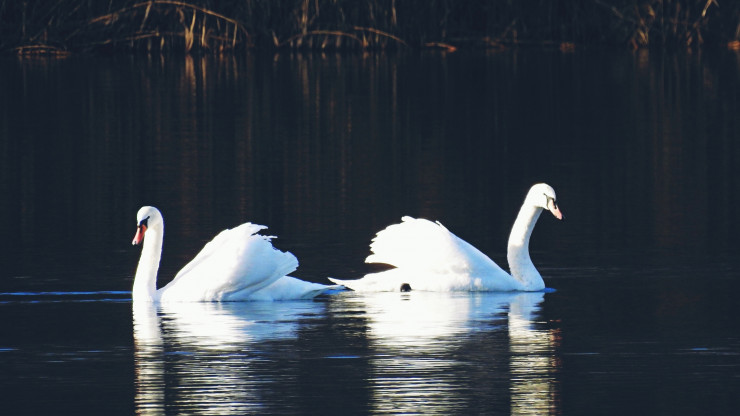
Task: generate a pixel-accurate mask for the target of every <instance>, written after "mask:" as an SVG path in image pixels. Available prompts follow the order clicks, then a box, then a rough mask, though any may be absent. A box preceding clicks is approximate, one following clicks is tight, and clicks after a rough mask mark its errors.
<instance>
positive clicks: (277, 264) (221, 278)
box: [162, 223, 298, 301]
mask: <svg viewBox="0 0 740 416" xmlns="http://www.w3.org/2000/svg"><path fill="white" fill-rule="evenodd" d="M265 228H267V227H265V226H263V225H256V224H252V223H245V224H242V225H240V226H238V227H236V228H233V229H229V230H224V231H222V232H221V233H219V234H218V235H217V236H216V237H215V238H214V239H213V240H212V241H211V242H209V243H208V244H206V245H205V247H203V249H202V250H201V252H200V253H198V255H197V256H195V258H194V259H193V260H192V261H190V263H188V264H187V265H186V266H185V267H183V268H182V270H180V272H179V273H177V275H176V276H175V278H174V279H173V280H172V282H170V283H169V284H168V285H167V286H165V287H164V288H163V293H162V300H167V298H171V299H176V300H178V301H200V300H222V299H223V300H226V299H227V298H228V297H229V295H230V294H233V293H237V292H239V293H241V294H247V293H250V292H256V291H259V290H260V289H263V288H265V287H267V286H269V285H271V284H272V283H274V282H276V281H277V280H278V279H280V278H281V277H283V276H286V275H287V274H289V273H291V272H293V271H294V270H295V269H296V268H298V260H297V259H296V258H295V256H294V255H293V254H291V253H289V252H283V251H280V250H277V249H275V248H274V247H273V246H272V243H271V241H270V240H271V239H272V238H273V237H271V236H263V235H259V234H257V233H258V232H259V231H260V230H263V229H265Z"/></svg>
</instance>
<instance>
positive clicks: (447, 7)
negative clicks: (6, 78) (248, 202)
mask: <svg viewBox="0 0 740 416" xmlns="http://www.w3.org/2000/svg"><path fill="white" fill-rule="evenodd" d="M720 3H721V5H720ZM738 41H740V2H738V1H730V0H518V1H515V2H502V1H497V0H482V1H476V2H469V1H458V0H404V1H396V0H220V1H218V0H181V1H178V0H108V1H105V2H96V1H89V2H80V1H79V0H23V1H19V0H0V50H3V51H6V52H7V51H12V52H16V53H21V54H35V53H44V54H57V53H59V54H64V53H66V52H67V51H84V50H98V51H105V50H118V49H123V50H145V51H160V52H161V51H171V52H185V53H190V52H209V53H210V52H224V51H233V50H244V49H248V48H252V47H257V48H303V49H386V48H405V47H409V46H410V47H435V48H443V49H444V50H448V51H452V50H454V49H456V48H459V47H477V48H481V47H482V48H501V47H509V46H512V45H552V46H554V47H558V48H560V49H561V50H564V51H570V50H573V49H575V48H577V47H579V46H580V45H608V44H622V45H629V46H632V47H635V48H640V47H648V46H656V45H659V46H678V47H693V46H696V45H707V44H710V45H725V46H726V47H735V45H737V43H736V42H738Z"/></svg>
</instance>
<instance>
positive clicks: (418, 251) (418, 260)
mask: <svg viewBox="0 0 740 416" xmlns="http://www.w3.org/2000/svg"><path fill="white" fill-rule="evenodd" d="M370 250H371V251H372V252H373V254H371V255H370V256H368V257H367V259H365V262H367V263H385V264H390V265H392V266H396V267H398V268H400V269H406V270H414V271H418V272H425V273H430V274H448V275H467V276H486V275H491V274H498V273H504V274H506V272H504V271H503V270H502V269H501V268H500V267H499V266H498V265H497V264H496V263H495V262H494V261H493V260H491V259H490V258H489V257H488V256H486V255H485V254H483V253H481V252H480V251H479V250H478V249H477V248H475V247H473V246H472V245H471V244H469V243H467V242H466V241H464V240H463V239H461V238H459V237H458V236H456V235H455V234H453V233H451V232H450V231H449V230H448V229H447V228H445V227H444V226H443V225H442V224H440V223H438V222H436V223H435V222H431V221H429V220H425V219H421V218H418V219H417V218H411V217H403V218H402V221H401V223H399V224H393V225H391V226H388V227H387V228H386V229H384V230H382V231H380V232H378V234H377V235H376V236H375V238H374V239H373V241H372V243H371V244H370Z"/></svg>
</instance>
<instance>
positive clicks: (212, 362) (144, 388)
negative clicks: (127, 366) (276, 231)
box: [133, 302, 314, 415]
mask: <svg viewBox="0 0 740 416" xmlns="http://www.w3.org/2000/svg"><path fill="white" fill-rule="evenodd" d="M307 308H308V309H310V308H314V306H313V303H312V302H301V303H300V304H296V303H294V302H244V303H239V304H217V303H172V304H165V305H161V306H159V307H157V306H154V305H152V304H150V303H148V302H145V303H143V304H139V303H134V305H133V318H134V346H135V355H134V357H135V361H136V363H135V366H136V408H137V414H140V415H154V414H163V413H164V410H165V409H166V408H171V409H175V410H176V411H177V412H178V413H187V414H204V413H206V414H219V415H231V414H245V412H247V413H250V412H255V411H263V410H264V409H262V406H263V405H262V400H261V399H260V396H259V393H260V388H262V389H264V386H265V385H266V384H269V383H271V382H274V380H270V379H268V378H265V377H264V374H263V375H262V376H260V377H257V376H256V375H255V374H256V373H255V371H254V369H252V368H251V367H250V365H249V364H250V361H252V358H251V357H250V355H254V354H253V353H254V351H253V344H254V343H257V342H260V341H264V340H267V339H270V340H274V339H284V338H292V337H295V336H296V333H297V326H298V316H297V315H300V314H301V313H311V311H310V310H307ZM250 352H251V353H252V354H250ZM165 357H169V358H167V360H165ZM165 364H166V365H165Z"/></svg>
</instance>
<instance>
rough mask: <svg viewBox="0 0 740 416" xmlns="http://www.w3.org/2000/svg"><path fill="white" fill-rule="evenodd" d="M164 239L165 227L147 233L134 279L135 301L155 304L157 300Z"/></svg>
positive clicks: (132, 295)
mask: <svg viewBox="0 0 740 416" xmlns="http://www.w3.org/2000/svg"><path fill="white" fill-rule="evenodd" d="M163 238H164V227H161V226H159V227H151V228H149V229H147V231H146V236H145V237H144V244H143V247H142V248H141V258H139V266H138V267H137V268H136V277H134V288H133V290H132V291H131V297H132V298H133V300H134V301H137V300H141V301H149V302H153V301H156V300H157V271H158V270H159V260H160V258H161V257H162V240H163Z"/></svg>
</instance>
